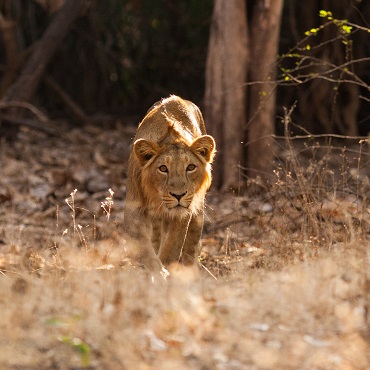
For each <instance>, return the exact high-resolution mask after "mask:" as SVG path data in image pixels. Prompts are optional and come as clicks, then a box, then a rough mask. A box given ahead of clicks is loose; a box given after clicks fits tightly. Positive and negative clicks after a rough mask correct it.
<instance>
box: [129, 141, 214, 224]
mask: <svg viewBox="0 0 370 370" xmlns="http://www.w3.org/2000/svg"><path fill="white" fill-rule="evenodd" d="M134 153H135V156H136V158H137V160H138V162H139V165H140V167H141V171H140V173H141V185H142V189H143V192H144V195H145V198H146V202H147V206H148V209H149V211H150V212H151V213H152V214H153V215H158V216H163V215H166V216H170V217H186V215H189V214H197V213H198V212H199V211H200V210H201V209H202V208H203V202H204V196H205V193H206V191H207V189H208V188H209V186H210V184H211V163H212V160H213V157H214V154H215V142H214V140H213V138H212V137H211V136H209V135H203V136H200V137H198V138H196V139H195V140H194V141H193V142H192V143H191V144H190V145H188V144H187V143H184V142H179V143H170V144H165V145H163V146H160V145H158V144H157V143H154V142H151V141H148V140H145V139H138V140H136V141H135V143H134Z"/></svg>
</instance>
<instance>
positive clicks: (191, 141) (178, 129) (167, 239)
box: [124, 95, 215, 273]
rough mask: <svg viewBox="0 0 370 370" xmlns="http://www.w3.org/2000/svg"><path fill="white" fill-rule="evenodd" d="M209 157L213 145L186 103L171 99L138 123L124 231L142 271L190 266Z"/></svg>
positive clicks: (199, 230) (198, 116)
mask: <svg viewBox="0 0 370 370" xmlns="http://www.w3.org/2000/svg"><path fill="white" fill-rule="evenodd" d="M214 154H215V141H214V139H213V138H212V136H209V135H207V134H206V129H205V125H204V121H203V118H202V114H201V112H200V110H199V108H198V107H197V106H196V105H195V104H193V103H192V102H190V101H187V100H183V99H181V98H179V97H177V96H174V95H171V96H170V97H168V98H166V99H163V100H161V101H159V102H157V103H155V104H154V105H153V106H152V107H151V108H150V109H149V110H148V112H147V114H146V116H145V117H144V119H143V120H142V121H141V123H140V124H139V127H138V129H137V132H136V136H135V138H134V144H133V148H132V150H131V153H130V157H129V161H128V172H127V184H126V201H125V206H124V229H125V236H126V239H127V251H128V254H129V256H130V257H131V258H132V259H134V260H135V261H136V262H138V263H140V264H141V265H143V266H144V267H145V268H147V269H148V270H150V271H159V272H162V273H163V272H165V271H166V270H165V269H164V267H163V265H164V266H168V265H169V264H170V263H172V262H180V263H183V264H186V265H188V264H193V263H194V262H195V260H196V258H197V253H198V252H199V242H200V237H201V233H202V228H203V208H204V198H205V194H206V191H207V190H208V188H209V186H210V184H211V163H212V161H213V157H214Z"/></svg>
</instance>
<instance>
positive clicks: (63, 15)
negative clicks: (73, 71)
mask: <svg viewBox="0 0 370 370" xmlns="http://www.w3.org/2000/svg"><path fill="white" fill-rule="evenodd" d="M89 2H90V0H67V1H66V2H65V4H64V6H63V7H62V8H61V9H60V11H59V12H58V13H57V14H56V16H55V18H54V20H53V21H52V23H51V24H50V25H49V27H48V28H47V30H46V31H45V33H44V35H43V36H42V38H41V40H40V41H39V44H38V45H37V46H36V48H35V51H34V52H33V53H32V55H31V56H30V57H29V59H28V60H27V62H26V64H25V65H24V67H23V69H22V71H21V74H20V76H19V77H18V79H17V80H16V81H15V82H14V83H13V85H12V86H11V87H10V88H9V89H8V91H7V93H6V94H5V95H4V97H3V101H29V100H30V99H31V98H32V96H33V94H34V93H35V91H36V89H37V87H38V85H39V82H40V80H41V78H42V76H43V74H44V72H45V69H46V67H47V66H48V64H49V62H50V60H51V59H52V57H53V56H54V54H55V52H56V50H57V49H58V47H59V46H60V44H61V42H62V40H63V39H64V37H65V36H66V34H67V33H68V30H69V29H70V27H71V25H72V24H73V22H74V21H75V20H76V19H77V18H78V17H79V16H80V15H81V12H82V9H83V8H84V7H85V6H86V5H87V4H89Z"/></svg>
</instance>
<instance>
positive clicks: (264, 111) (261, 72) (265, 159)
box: [248, 0, 283, 181]
mask: <svg viewBox="0 0 370 370" xmlns="http://www.w3.org/2000/svg"><path fill="white" fill-rule="evenodd" d="M282 8H283V1H282V0H257V2H256V4H255V7H254V12H253V20H252V27H251V59H250V80H251V81H252V82H253V81H255V82H259V83H257V84H254V85H252V86H251V88H250V96H249V127H248V175H249V176H250V177H252V178H256V177H261V178H262V179H263V180H266V181H269V180H271V177H272V175H273V161H274V138H273V134H274V132H275V129H274V127H275V106H276V103H275V98H276V85H275V83H274V82H273V81H274V80H275V69H276V67H275V60H276V55H277V53H278V40H279V33H280V23H281V14H282Z"/></svg>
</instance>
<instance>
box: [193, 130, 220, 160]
mask: <svg viewBox="0 0 370 370" xmlns="http://www.w3.org/2000/svg"><path fill="white" fill-rule="evenodd" d="M191 149H192V150H194V152H195V153H197V154H199V155H200V156H201V157H203V158H204V159H205V160H206V161H207V162H209V163H211V162H212V161H213V157H214V156H215V153H216V143H215V140H214V139H213V137H212V136H209V135H203V136H200V137H198V138H196V139H195V140H194V141H193V143H192V144H191Z"/></svg>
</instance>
